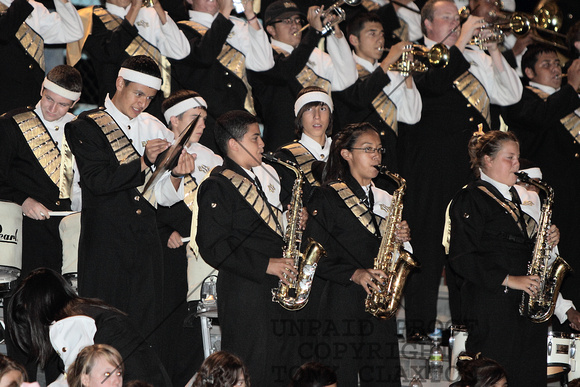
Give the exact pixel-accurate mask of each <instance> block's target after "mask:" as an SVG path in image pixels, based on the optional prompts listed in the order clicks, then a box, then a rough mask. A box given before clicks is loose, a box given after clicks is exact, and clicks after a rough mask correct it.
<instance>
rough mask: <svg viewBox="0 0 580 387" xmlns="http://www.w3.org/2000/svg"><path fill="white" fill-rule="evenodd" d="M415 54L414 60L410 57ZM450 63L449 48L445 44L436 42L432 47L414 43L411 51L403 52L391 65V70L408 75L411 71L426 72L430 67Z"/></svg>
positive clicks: (439, 66)
mask: <svg viewBox="0 0 580 387" xmlns="http://www.w3.org/2000/svg"><path fill="white" fill-rule="evenodd" d="M409 54H413V60H410V59H409ZM447 63H449V49H448V48H447V47H445V45H444V44H442V43H438V44H435V45H434V46H433V47H432V48H431V49H427V47H425V46H422V45H420V44H413V45H412V50H411V51H410V52H403V54H401V58H400V59H399V60H398V61H396V62H395V63H393V64H391V65H390V66H389V70H390V71H398V72H400V73H401V75H402V76H404V77H406V76H407V75H409V74H411V73H424V72H425V71H427V70H429V67H434V68H443V67H445V66H447Z"/></svg>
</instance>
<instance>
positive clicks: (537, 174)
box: [520, 167, 542, 180]
mask: <svg viewBox="0 0 580 387" xmlns="http://www.w3.org/2000/svg"><path fill="white" fill-rule="evenodd" d="M520 172H525V173H527V174H528V176H529V178H530V179H540V180H542V170H541V169H540V168H538V167H533V168H528V169H522V170H520Z"/></svg>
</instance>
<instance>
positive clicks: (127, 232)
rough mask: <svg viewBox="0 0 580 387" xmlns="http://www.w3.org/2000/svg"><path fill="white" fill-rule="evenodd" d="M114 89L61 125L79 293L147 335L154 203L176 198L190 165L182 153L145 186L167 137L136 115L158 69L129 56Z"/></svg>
mask: <svg viewBox="0 0 580 387" xmlns="http://www.w3.org/2000/svg"><path fill="white" fill-rule="evenodd" d="M116 87H117V91H116V92H115V95H114V96H113V97H112V98H108V97H107V99H106V101H105V107H104V108H99V109H95V110H90V111H87V112H84V113H82V114H81V115H79V117H78V118H77V119H76V120H75V121H72V122H70V123H69V124H67V126H66V129H65V133H66V136H67V140H68V143H69V145H70V147H71V150H72V152H73V154H74V155H75V158H76V161H77V164H78V167H79V171H80V177H81V179H80V180H81V187H82V192H83V207H82V211H83V215H82V219H81V238H80V242H79V265H78V269H79V271H78V272H79V294H81V295H82V296H87V297H96V298H100V299H102V300H104V301H105V302H107V303H109V304H111V305H113V306H115V307H117V308H119V309H120V310H122V311H124V312H126V313H127V314H128V315H129V318H130V319H131V320H132V321H133V322H134V323H135V325H136V326H137V327H139V328H140V331H141V333H142V334H144V335H148V334H150V333H152V332H153V330H154V328H155V327H156V326H157V322H158V319H159V317H160V315H161V314H160V312H161V302H160V297H161V294H162V292H161V282H162V279H161V273H162V271H161V268H162V254H163V253H162V249H161V243H160V240H159V235H158V233H157V224H156V218H155V208H156V205H157V203H159V204H161V205H166V206H169V205H171V204H174V203H176V202H178V201H180V200H182V199H183V195H180V192H183V188H181V186H182V183H183V176H185V175H187V174H189V173H190V172H191V171H192V170H193V157H192V156H191V155H190V154H189V153H187V152H185V151H182V153H181V154H180V156H179V161H178V164H177V166H176V167H175V168H173V170H172V171H171V173H170V172H169V171H166V172H165V173H164V174H162V176H161V178H160V179H159V180H155V181H153V183H150V185H151V188H150V189H148V190H147V191H145V190H144V188H145V187H144V185H145V184H146V182H148V181H149V180H150V179H151V175H152V173H151V168H150V167H151V166H152V165H153V163H154V162H155V161H156V159H157V156H158V155H159V154H160V153H161V152H163V151H164V150H166V149H167V148H168V147H169V145H170V143H169V141H171V140H172V135H171V133H170V132H169V130H168V129H167V128H165V126H164V125H163V124H162V123H161V122H160V121H159V120H157V119H156V118H155V117H153V116H151V115H149V114H147V113H144V112H143V111H144V110H145V109H146V108H147V106H149V103H150V102H151V100H152V99H153V98H154V97H155V95H156V93H157V91H158V90H159V89H160V87H161V72H160V70H159V67H158V66H157V64H156V62H155V61H154V60H153V59H152V58H150V57H147V56H143V55H138V56H134V57H130V58H129V59H127V60H126V61H125V62H123V65H122V67H121V69H120V70H119V76H118V77H117V81H116Z"/></svg>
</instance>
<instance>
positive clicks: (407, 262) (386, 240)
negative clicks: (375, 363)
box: [365, 166, 419, 319]
mask: <svg viewBox="0 0 580 387" xmlns="http://www.w3.org/2000/svg"><path fill="white" fill-rule="evenodd" d="M375 168H377V169H378V170H379V172H381V173H382V174H384V175H387V176H388V177H390V178H391V179H393V180H394V181H395V182H396V183H397V184H398V185H399V188H397V189H396V190H395V192H393V201H392V202H391V207H390V214H389V216H388V217H387V218H386V219H385V220H384V221H383V223H382V224H381V235H382V240H381V245H380V247H379V252H378V253H377V256H376V258H375V263H374V269H378V270H382V271H384V272H385V274H386V275H387V279H386V281H385V284H384V285H383V284H380V283H376V285H377V286H378V287H379V288H380V289H381V290H380V291H379V292H377V291H376V290H372V293H371V294H369V295H367V298H366V300H365V311H366V312H369V313H370V314H372V315H373V316H375V317H378V318H380V319H389V318H391V317H393V316H394V315H395V314H396V313H397V309H398V308H399V303H400V301H401V296H402V295H403V288H404V287H405V282H406V281H407V276H408V275H409V273H410V272H411V270H412V269H413V268H415V267H419V264H418V263H417V262H416V261H415V260H414V259H413V257H412V256H411V254H410V253H409V252H408V251H405V250H404V249H403V244H402V243H400V242H398V241H397V239H396V237H395V231H396V229H397V224H398V223H399V222H400V221H401V219H402V216H403V195H404V194H405V188H406V187H407V183H406V181H405V179H403V178H402V177H400V176H399V175H397V174H396V173H392V172H389V171H388V170H387V169H386V167H384V166H376V167H375Z"/></svg>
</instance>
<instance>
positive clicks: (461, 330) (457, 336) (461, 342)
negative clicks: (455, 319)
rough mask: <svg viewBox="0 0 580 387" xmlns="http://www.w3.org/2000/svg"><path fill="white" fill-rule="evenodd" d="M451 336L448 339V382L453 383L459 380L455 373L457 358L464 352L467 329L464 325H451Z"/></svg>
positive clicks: (457, 374)
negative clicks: (449, 353)
mask: <svg viewBox="0 0 580 387" xmlns="http://www.w3.org/2000/svg"><path fill="white" fill-rule="evenodd" d="M450 330H451V335H450V338H449V351H450V352H451V356H449V363H450V364H449V381H450V382H455V381H457V379H459V373H458V372H457V358H458V357H459V354H460V353H461V352H463V351H465V343H466V342H467V337H468V336H469V334H468V333H467V327H466V326H464V325H451V328H450Z"/></svg>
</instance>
